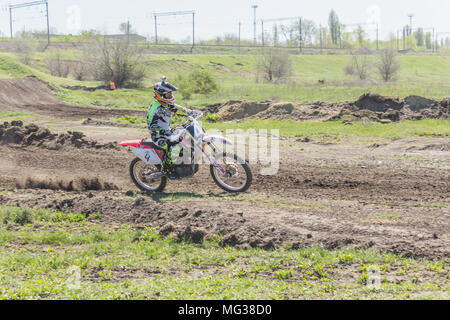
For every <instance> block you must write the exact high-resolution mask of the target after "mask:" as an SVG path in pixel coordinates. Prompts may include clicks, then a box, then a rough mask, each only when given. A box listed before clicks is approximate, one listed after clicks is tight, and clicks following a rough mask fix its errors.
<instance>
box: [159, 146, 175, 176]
mask: <svg viewBox="0 0 450 320" xmlns="http://www.w3.org/2000/svg"><path fill="white" fill-rule="evenodd" d="M161 172H162V174H164V175H165V176H166V177H167V178H169V179H170V180H177V179H179V176H178V174H177V173H176V172H175V169H174V167H173V161H172V157H171V152H170V149H169V150H168V151H167V152H166V154H165V156H164V162H163V165H162V168H161Z"/></svg>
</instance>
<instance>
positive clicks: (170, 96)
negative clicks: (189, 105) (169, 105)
mask: <svg viewBox="0 0 450 320" xmlns="http://www.w3.org/2000/svg"><path fill="white" fill-rule="evenodd" d="M162 97H163V98H164V99H166V100H171V99H173V94H172V92H165V93H163V94H162Z"/></svg>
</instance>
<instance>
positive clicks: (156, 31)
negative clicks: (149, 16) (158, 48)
mask: <svg viewBox="0 0 450 320" xmlns="http://www.w3.org/2000/svg"><path fill="white" fill-rule="evenodd" d="M157 19H158V16H157V15H155V44H158V21H157Z"/></svg>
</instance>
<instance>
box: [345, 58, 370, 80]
mask: <svg viewBox="0 0 450 320" xmlns="http://www.w3.org/2000/svg"><path fill="white" fill-rule="evenodd" d="M369 68H370V63H369V58H368V56H367V55H360V54H357V53H353V52H352V57H351V59H350V62H349V64H348V65H347V66H346V67H345V73H347V74H351V75H357V76H358V77H359V79H361V80H366V79H367V76H368V75H369Z"/></svg>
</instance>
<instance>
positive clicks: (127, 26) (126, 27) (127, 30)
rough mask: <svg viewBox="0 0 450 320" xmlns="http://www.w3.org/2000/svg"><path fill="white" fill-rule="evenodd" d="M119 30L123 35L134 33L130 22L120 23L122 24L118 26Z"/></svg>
mask: <svg viewBox="0 0 450 320" xmlns="http://www.w3.org/2000/svg"><path fill="white" fill-rule="evenodd" d="M119 30H120V32H122V33H123V34H132V33H136V31H135V30H133V26H132V25H131V23H130V21H127V22H122V23H121V24H120V25H119Z"/></svg>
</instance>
